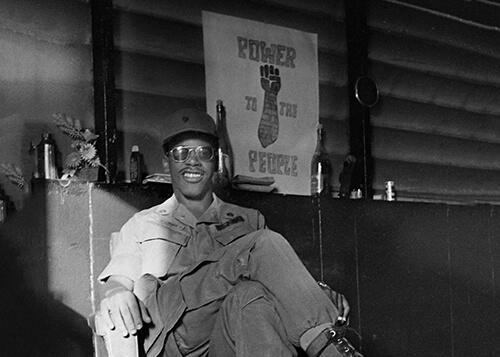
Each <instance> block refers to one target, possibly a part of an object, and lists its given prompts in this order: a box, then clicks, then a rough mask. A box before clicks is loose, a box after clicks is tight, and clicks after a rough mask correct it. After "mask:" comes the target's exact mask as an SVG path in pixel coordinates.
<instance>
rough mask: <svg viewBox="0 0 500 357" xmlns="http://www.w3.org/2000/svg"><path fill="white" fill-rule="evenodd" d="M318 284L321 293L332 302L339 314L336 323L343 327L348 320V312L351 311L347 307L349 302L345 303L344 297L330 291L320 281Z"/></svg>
mask: <svg viewBox="0 0 500 357" xmlns="http://www.w3.org/2000/svg"><path fill="white" fill-rule="evenodd" d="M318 284H319V286H320V288H321V289H322V290H323V292H324V293H325V294H326V295H327V296H328V298H329V299H330V300H331V301H332V302H333V304H334V305H335V307H336V308H337V310H338V312H339V315H338V321H337V323H338V324H340V325H343V324H344V323H346V322H347V319H348V318H349V312H350V311H351V307H350V306H349V302H348V301H347V299H346V297H345V296H344V295H342V294H341V293H338V292H336V291H334V290H332V289H331V288H330V287H329V286H328V285H327V284H325V283H323V282H321V281H319V282H318Z"/></svg>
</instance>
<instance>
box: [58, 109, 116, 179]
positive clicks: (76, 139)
mask: <svg viewBox="0 0 500 357" xmlns="http://www.w3.org/2000/svg"><path fill="white" fill-rule="evenodd" d="M53 118H54V121H55V123H56V125H57V127H58V128H59V129H60V130H61V132H63V133H64V134H66V135H67V136H69V137H70V138H71V139H72V141H71V147H72V148H73V152H71V153H70V154H68V156H67V157H66V160H65V162H64V166H65V169H64V170H63V173H64V174H65V176H66V177H68V178H71V177H73V176H76V177H78V178H80V179H82V180H85V181H97V176H98V172H99V167H102V168H103V169H104V170H106V171H107V168H106V167H105V166H104V165H102V164H101V159H100V158H99V156H98V155H97V149H96V147H95V141H96V139H97V138H98V137H99V135H96V134H94V133H93V132H92V131H90V130H89V129H83V128H82V124H81V122H80V120H78V119H74V118H72V117H71V116H69V115H67V114H64V113H56V114H54V115H53Z"/></svg>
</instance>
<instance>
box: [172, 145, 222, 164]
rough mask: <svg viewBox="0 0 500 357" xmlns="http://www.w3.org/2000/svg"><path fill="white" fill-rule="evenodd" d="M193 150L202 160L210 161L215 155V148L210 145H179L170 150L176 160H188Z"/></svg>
mask: <svg viewBox="0 0 500 357" xmlns="http://www.w3.org/2000/svg"><path fill="white" fill-rule="evenodd" d="M191 150H194V151H195V153H196V156H198V158H199V159H200V160H202V161H209V160H211V159H212V158H213V155H214V150H213V148H212V147H210V146H198V147H196V148H190V147H182V146H179V147H176V148H173V149H172V150H171V151H170V152H171V153H172V157H173V158H174V160H175V161H177V162H183V161H186V160H187V158H188V157H189V155H190V153H191Z"/></svg>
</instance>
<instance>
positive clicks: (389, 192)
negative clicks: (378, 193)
mask: <svg viewBox="0 0 500 357" xmlns="http://www.w3.org/2000/svg"><path fill="white" fill-rule="evenodd" d="M385 200H386V201H396V191H395V190H394V181H386V182H385Z"/></svg>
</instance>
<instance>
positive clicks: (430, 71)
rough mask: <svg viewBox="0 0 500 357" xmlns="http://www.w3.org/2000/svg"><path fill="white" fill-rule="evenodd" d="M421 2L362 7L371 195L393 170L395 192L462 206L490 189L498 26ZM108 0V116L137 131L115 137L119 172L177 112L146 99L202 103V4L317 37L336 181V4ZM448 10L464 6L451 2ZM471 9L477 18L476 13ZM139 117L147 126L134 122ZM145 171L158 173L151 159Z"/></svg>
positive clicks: (496, 132)
mask: <svg viewBox="0 0 500 357" xmlns="http://www.w3.org/2000/svg"><path fill="white" fill-rule="evenodd" d="M427 5H429V4H427ZM427 5H426V2H425V1H424V2H422V1H419V0H407V1H395V0H394V1H393V0H384V1H377V2H369V4H368V6H369V9H368V10H369V11H368V26H369V34H368V43H369V59H370V74H371V75H372V76H373V77H374V79H375V81H376V82H377V83H378V85H379V90H380V95H381V97H380V101H379V103H378V104H377V105H376V106H375V107H373V108H371V109H370V114H371V123H372V130H373V135H372V153H373V156H374V161H373V166H374V184H373V186H374V189H375V193H380V192H381V191H382V190H383V185H384V181H386V180H388V179H395V178H396V177H397V182H396V188H397V189H398V188H399V189H400V196H401V198H402V199H404V196H405V195H408V196H407V197H406V198H407V199H412V200H413V199H415V197H426V198H429V197H433V198H434V199H438V200H439V199H441V200H445V201H446V200H450V201H453V202H456V201H457V200H460V199H462V201H463V202H467V201H469V200H472V201H475V200H476V199H477V198H480V200H488V195H489V194H493V196H491V201H492V202H496V201H495V200H496V197H498V195H497V192H498V185H497V184H496V183H495V182H496V180H495V177H496V176H497V175H498V174H500V171H499V161H498V159H497V156H498V155H497V154H498V150H499V149H500V147H499V146H498V145H500V124H499V121H498V120H497V116H498V115H499V114H500V102H498V98H499V97H500V89H499V88H500V86H499V84H500V74H499V73H500V72H498V71H494V70H493V68H496V67H498V64H499V61H500V36H498V29H495V28H494V27H492V26H491V25H489V24H488V23H485V24H484V25H481V24H480V23H479V22H478V23H474V21H461V20H460V19H457V18H454V17H453V16H454V15H453V16H446V15H443V14H442V13H439V12H437V10H436V8H434V7H432V6H430V5H429V7H428V8H427V7H426V6H427ZM114 6H115V9H116V10H115V14H116V16H115V18H116V20H115V21H116V23H115V46H116V50H117V51H116V62H117V88H118V90H119V91H120V98H121V100H122V102H123V103H127V108H126V109H123V110H119V112H120V113H121V114H120V115H123V117H121V118H118V121H119V123H121V125H122V128H124V129H125V130H129V129H132V128H137V130H138V131H137V134H135V135H130V134H129V133H128V132H125V133H124V139H123V141H122V142H123V143H124V146H123V147H122V149H123V150H124V152H123V154H122V156H123V158H124V160H123V161H124V166H122V170H123V171H124V172H127V171H128V163H127V161H128V154H129V150H130V147H129V146H130V145H133V144H134V143H139V144H141V145H143V146H145V147H150V146H152V145H153V143H154V142H156V140H157V139H154V140H152V137H153V136H152V135H155V128H158V127H159V125H160V124H161V121H160V118H164V117H165V115H166V114H167V112H172V111H173V110H174V108H177V107H176V105H175V104H174V105H173V106H172V107H170V108H167V109H162V108H161V105H151V99H152V98H156V99H157V100H159V101H160V103H165V105H171V104H169V103H172V102H178V103H182V102H185V103H191V102H194V103H197V104H198V105H202V103H203V101H204V98H205V81H204V66H203V62H204V59H203V30H202V27H201V11H202V10H207V11H213V12H218V13H222V14H227V15H231V16H236V17H242V18H247V19H251V20H257V21H262V22H267V23H272V24H276V25H279V26H286V27H291V28H295V29H298V30H303V31H309V32H314V33H317V34H318V44H319V53H318V56H319V57H318V58H319V81H320V91H319V92H320V93H319V95H320V121H321V122H322V123H323V124H324V125H325V128H326V134H327V135H326V137H327V149H328V151H329V152H330V154H331V156H332V160H333V161H334V167H335V168H337V173H336V174H335V176H337V175H338V173H340V170H341V169H340V166H341V164H342V160H343V158H344V157H345V155H347V154H348V152H349V145H348V142H349V139H348V138H349V130H348V126H347V124H346V123H347V121H348V118H349V113H348V101H347V98H348V92H347V62H346V61H347V60H346V40H345V23H344V17H345V11H344V2H343V1H340V0H339V1H334V2H332V3H330V2H328V1H326V0H316V1H312V2H300V1H282V0H255V1H245V2H234V1H229V0H225V1H202V0H186V1H168V2H165V1H159V0H147V1H133V0H115V1H114ZM448 8H449V9H450V11H451V10H453V11H451V13H455V12H456V13H464V12H463V8H462V6H461V5H459V4H457V5H456V6H451V5H450V6H448ZM473 8H474V7H469V9H473ZM439 9H440V10H443V9H445V7H444V8H439ZM478 9H479V8H478ZM457 11H458V12H457ZM460 11H461V12H460ZM495 11H497V9H495V10H492V13H494V12H495ZM478 15H480V16H481V19H482V18H484V19H486V15H485V12H484V9H481V10H478ZM409 18H411V19H412V21H407V19H409ZM478 21H479V20H478ZM495 35H497V36H495ZM129 96H130V98H128V97H129ZM145 98H147V99H146V100H145V101H144V102H143V101H142V100H144V99H145ZM140 108H143V110H144V112H143V113H140V112H139V111H140ZM141 110H142V109H141ZM132 113H133V114H132ZM145 118H148V119H147V120H146V119H145ZM152 118H153V119H152ZM136 120H138V121H140V124H139V123H134V121H136ZM145 120H146V122H148V120H149V122H151V125H150V128H144V125H143V123H144V122H145ZM140 128H142V131H139V129H140ZM145 131H146V132H148V134H144V132H145ZM139 132H140V133H142V134H139ZM148 160H150V159H148ZM155 160H156V159H155ZM149 166H150V167H152V168H153V169H154V170H157V169H161V168H159V167H158V164H157V163H156V161H155V163H149ZM420 175H424V176H420ZM442 175H446V176H445V177H446V179H443V176H442ZM336 178H337V177H336ZM336 178H335V179H336Z"/></svg>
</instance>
